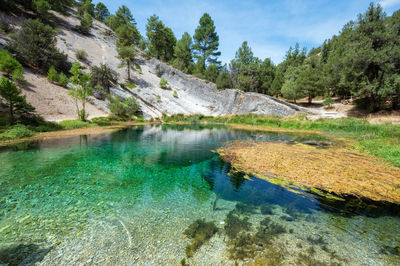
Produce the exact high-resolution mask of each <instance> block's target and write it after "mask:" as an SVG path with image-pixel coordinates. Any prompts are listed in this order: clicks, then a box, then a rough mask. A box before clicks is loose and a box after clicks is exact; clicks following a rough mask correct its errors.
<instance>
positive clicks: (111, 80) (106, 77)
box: [91, 64, 118, 94]
mask: <svg viewBox="0 0 400 266" xmlns="http://www.w3.org/2000/svg"><path fill="white" fill-rule="evenodd" d="M91 76H92V84H93V85H94V87H97V86H100V87H101V88H103V89H104V91H105V92H106V93H107V94H110V88H111V86H112V84H115V83H117V82H118V73H117V72H115V71H114V70H112V69H111V68H110V67H109V66H107V65H106V64H100V65H99V66H93V67H92V68H91Z"/></svg>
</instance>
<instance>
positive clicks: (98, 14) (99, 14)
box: [94, 2, 110, 21]
mask: <svg viewBox="0 0 400 266" xmlns="http://www.w3.org/2000/svg"><path fill="white" fill-rule="evenodd" d="M108 16H110V11H108V8H107V7H106V5H105V4H103V3H102V2H99V3H97V5H96V7H95V8H94V17H95V18H96V19H97V20H100V21H105V20H106V19H107V18H108Z"/></svg>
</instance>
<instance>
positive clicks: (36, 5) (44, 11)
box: [32, 0, 51, 19]
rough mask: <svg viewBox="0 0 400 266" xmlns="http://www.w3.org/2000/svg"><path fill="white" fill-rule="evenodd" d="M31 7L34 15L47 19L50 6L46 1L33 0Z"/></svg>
mask: <svg viewBox="0 0 400 266" xmlns="http://www.w3.org/2000/svg"><path fill="white" fill-rule="evenodd" d="M32 6H33V9H34V10H35V11H36V13H38V14H39V15H40V18H43V19H47V18H48V17H49V15H50V14H49V10H50V8H51V6H50V4H49V2H47V1H46V0H33V1H32Z"/></svg>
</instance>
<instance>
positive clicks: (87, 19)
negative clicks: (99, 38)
mask: <svg viewBox="0 0 400 266" xmlns="http://www.w3.org/2000/svg"><path fill="white" fill-rule="evenodd" d="M92 24H93V18H92V15H90V14H89V13H85V16H84V17H83V18H81V24H80V25H79V26H78V27H77V28H76V29H77V30H78V31H79V32H80V33H82V34H84V35H89V34H90V28H91V27H92Z"/></svg>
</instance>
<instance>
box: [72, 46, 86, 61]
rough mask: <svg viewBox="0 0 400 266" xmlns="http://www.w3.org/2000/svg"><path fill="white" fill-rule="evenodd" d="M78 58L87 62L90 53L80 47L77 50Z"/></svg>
mask: <svg viewBox="0 0 400 266" xmlns="http://www.w3.org/2000/svg"><path fill="white" fill-rule="evenodd" d="M75 56H76V59H78V60H79V61H81V62H86V61H87V59H88V53H87V52H86V51H85V50H82V49H79V50H76V51H75Z"/></svg>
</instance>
